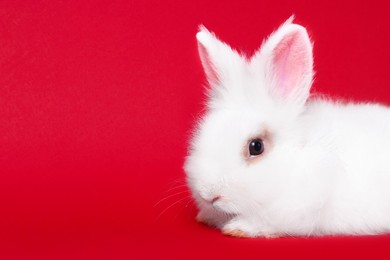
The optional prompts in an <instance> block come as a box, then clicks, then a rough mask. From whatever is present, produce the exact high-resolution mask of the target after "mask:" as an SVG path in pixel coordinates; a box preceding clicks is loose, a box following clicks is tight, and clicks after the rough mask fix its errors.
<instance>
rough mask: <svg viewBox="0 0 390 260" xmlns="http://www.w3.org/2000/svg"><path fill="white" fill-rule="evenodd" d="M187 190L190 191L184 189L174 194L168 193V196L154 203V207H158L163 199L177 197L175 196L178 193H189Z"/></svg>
mask: <svg viewBox="0 0 390 260" xmlns="http://www.w3.org/2000/svg"><path fill="white" fill-rule="evenodd" d="M187 192H188V191H186V190H184V191H178V192H176V193H174V194H171V195H168V196H166V197H164V198H162V199H160V200H159V201H158V202H157V203H156V204H154V206H153V207H156V206H157V205H158V204H160V203H161V202H163V201H165V200H167V199H169V198H172V197H175V196H178V195H181V194H184V193H187Z"/></svg>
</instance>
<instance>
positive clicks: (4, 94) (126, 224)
mask: <svg viewBox="0 0 390 260" xmlns="http://www.w3.org/2000/svg"><path fill="white" fill-rule="evenodd" d="M293 13H294V14H295V15H296V22H297V23H300V24H302V25H304V26H306V27H307V28H308V31H309V32H310V34H311V36H312V39H313V41H314V42H315V47H314V54H315V63H316V71H317V75H316V81H315V84H314V88H315V91H316V92H320V93H325V94H327V95H331V96H337V97H342V98H347V99H353V100H358V101H368V100H371V101H372V100H374V101H379V102H383V103H388V104H390V91H389V85H390V84H389V60H390V48H388V46H390V29H389V25H390V22H389V7H388V6H387V4H386V1H340V0H338V1H281V0H273V1H210V0H197V1H138V0H132V1H118V0H110V1H108V0H107V1H101V0H95V1H49V0H47V1H43V0H37V1H21V0H8V1H7V0H3V1H0V258H1V259H22V258H24V259H32V258H39V259H62V258H64V259H75V258H81V259H88V258H94V259H146V258H153V259H175V258H176V259H188V258H191V257H194V258H196V259H203V258H209V259H211V258H215V259H225V258H227V257H233V258H235V259H241V258H242V257H248V258H249V257H252V258H254V257H256V258H259V259H269V258H276V257H282V256H285V257H288V258H291V257H293V256H300V257H307V258H311V259H313V258H314V257H315V258H316V259H319V258H326V259H327V258H329V257H344V258H347V257H348V258H352V257H358V256H363V257H366V258H368V257H370V258H372V259H374V258H380V257H383V258H386V256H387V257H388V256H389V255H390V249H389V244H390V236H373V237H333V238H331V237H327V238H308V239H303V238H281V239H272V240H266V239H262V238H259V239H236V238H231V237H226V236H223V235H221V234H220V232H218V231H216V230H213V229H210V228H207V227H204V226H202V225H200V224H198V223H196V222H195V220H194V216H195V213H196V209H195V207H194V205H193V204H192V203H191V202H190V198H189V193H188V191H187V190H186V188H185V187H184V186H183V184H184V172H183V170H182V164H183V161H184V156H185V154H186V150H187V143H188V139H189V136H190V133H191V127H192V126H193V124H194V123H195V121H196V118H197V117H198V116H199V114H200V113H201V111H202V104H203V102H204V97H205V96H204V93H203V87H202V84H203V83H204V82H205V78H204V74H203V71H202V68H201V65H200V61H199V58H198V54H197V45H196V40H195V34H196V31H197V27H198V25H199V24H204V25H206V26H207V27H208V28H209V29H210V30H212V31H215V32H216V33H217V35H218V36H219V37H220V38H221V39H222V40H224V41H227V42H229V43H230V44H231V45H232V46H233V47H234V48H237V49H240V50H242V51H244V52H246V53H249V54H250V53H253V52H254V51H255V50H256V49H257V48H258V47H259V45H260V43H261V41H262V39H263V38H264V37H266V36H267V35H268V34H269V33H271V31H272V30H274V29H275V28H277V26H279V25H280V24H281V23H282V22H283V21H284V20H285V19H287V18H288V17H289V16H290V15H291V14H293ZM387 259H388V258H387Z"/></svg>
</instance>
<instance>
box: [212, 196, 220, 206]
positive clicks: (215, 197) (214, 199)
mask: <svg viewBox="0 0 390 260" xmlns="http://www.w3.org/2000/svg"><path fill="white" fill-rule="evenodd" d="M220 198H221V196H219V195H217V196H214V197H213V198H212V199H211V201H210V202H211V204H214V203H215V202H217V200H219V199H220Z"/></svg>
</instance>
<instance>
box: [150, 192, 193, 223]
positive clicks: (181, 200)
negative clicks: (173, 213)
mask: <svg viewBox="0 0 390 260" xmlns="http://www.w3.org/2000/svg"><path fill="white" fill-rule="evenodd" d="M185 199H188V197H184V198H181V199H179V200H178V201H176V202H174V203H172V204H171V205H170V206H169V207H167V208H166V209H164V210H163V211H162V212H161V213H160V214H159V215H158V216H157V218H156V220H155V222H157V221H158V219H159V218H160V217H161V216H162V215H163V214H164V213H165V212H167V210H169V209H170V208H172V207H173V206H175V205H177V204H179V203H182V202H183V200H185Z"/></svg>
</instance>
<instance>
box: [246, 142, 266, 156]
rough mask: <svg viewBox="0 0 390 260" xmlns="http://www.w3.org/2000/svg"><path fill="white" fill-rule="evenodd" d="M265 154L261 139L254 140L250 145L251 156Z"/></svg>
mask: <svg viewBox="0 0 390 260" xmlns="http://www.w3.org/2000/svg"><path fill="white" fill-rule="evenodd" d="M263 152H264V144H263V141H262V140H261V139H254V140H252V141H250V143H249V154H250V156H257V155H260V154H262V153H263Z"/></svg>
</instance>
